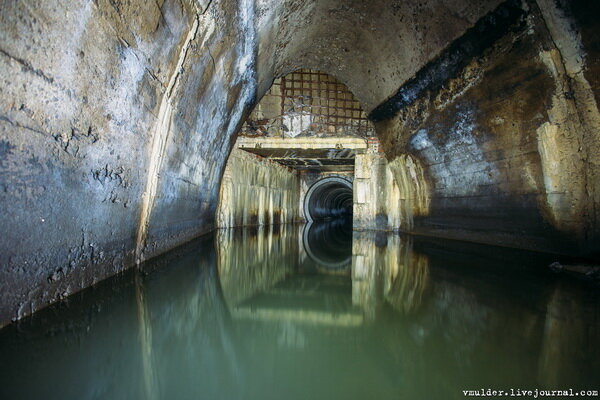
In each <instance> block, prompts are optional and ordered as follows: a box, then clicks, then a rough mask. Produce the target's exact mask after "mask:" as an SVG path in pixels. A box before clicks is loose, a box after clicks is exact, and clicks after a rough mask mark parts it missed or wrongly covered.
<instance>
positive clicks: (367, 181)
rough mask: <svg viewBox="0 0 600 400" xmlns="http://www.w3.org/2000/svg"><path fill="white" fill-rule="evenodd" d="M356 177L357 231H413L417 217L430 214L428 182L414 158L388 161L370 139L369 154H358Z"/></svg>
mask: <svg viewBox="0 0 600 400" xmlns="http://www.w3.org/2000/svg"><path fill="white" fill-rule="evenodd" d="M354 174H355V175H354V212H353V227H354V229H358V230H372V229H376V230H387V231H397V230H403V231H410V230H411V229H412V228H413V225H414V218H415V216H417V217H418V216H421V215H427V213H428V204H429V192H428V186H427V181H426V180H425V176H424V173H423V168H422V167H421V165H420V163H419V162H418V160H416V159H414V158H413V157H411V156H410V155H407V154H404V155H399V156H397V157H396V158H394V160H393V161H391V162H388V161H387V160H386V158H385V157H384V154H383V153H382V152H381V151H380V148H379V142H378V141H376V140H373V139H370V141H369V148H368V149H367V151H366V152H365V153H362V154H357V155H356V159H355V168H354Z"/></svg>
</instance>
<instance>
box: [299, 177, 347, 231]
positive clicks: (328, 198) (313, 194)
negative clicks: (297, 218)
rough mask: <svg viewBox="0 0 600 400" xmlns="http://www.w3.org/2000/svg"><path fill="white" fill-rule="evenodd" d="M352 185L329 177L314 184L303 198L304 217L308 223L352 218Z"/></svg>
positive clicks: (341, 179)
mask: <svg viewBox="0 0 600 400" xmlns="http://www.w3.org/2000/svg"><path fill="white" fill-rule="evenodd" d="M352 205H353V193H352V183H351V182H350V181H348V180H346V179H343V178H338V177H329V178H324V179H321V180H319V181H318V182H316V183H314V184H313V185H312V186H311V188H310V189H309V190H308V192H306V196H305V198H304V215H305V217H306V219H307V220H308V221H309V222H312V221H327V220H332V219H336V218H345V219H350V218H352Z"/></svg>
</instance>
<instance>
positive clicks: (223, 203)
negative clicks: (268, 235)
mask: <svg viewBox="0 0 600 400" xmlns="http://www.w3.org/2000/svg"><path fill="white" fill-rule="evenodd" d="M299 196H300V178H299V177H298V174H297V173H296V172H294V171H292V170H290V169H289V168H286V167H284V166H282V165H280V164H277V163H276V162H273V161H269V160H266V159H264V158H261V157H257V156H255V155H252V154H249V153H247V152H245V151H243V150H239V149H234V150H233V151H232V152H231V156H230V157H229V161H228V162H227V167H226V168H225V173H224V175H223V182H222V184H221V192H220V195H219V207H218V210H217V226H218V227H219V228H227V227H233V226H247V225H269V224H279V223H291V222H294V221H297V220H298V219H299V218H300V210H299V206H298V205H299V203H300V198H299Z"/></svg>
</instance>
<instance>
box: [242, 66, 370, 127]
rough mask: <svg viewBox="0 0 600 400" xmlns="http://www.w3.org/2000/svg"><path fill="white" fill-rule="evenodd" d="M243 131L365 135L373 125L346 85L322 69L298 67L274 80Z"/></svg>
mask: <svg viewBox="0 0 600 400" xmlns="http://www.w3.org/2000/svg"><path fill="white" fill-rule="evenodd" d="M242 134H246V135H248V136H256V135H259V136H260V135H265V134H266V135H267V136H271V135H283V136H296V135H300V134H302V135H307V136H313V135H314V136H328V135H336V136H338V135H344V136H361V137H368V136H373V135H374V128H373V125H372V124H371V122H370V121H369V120H368V119H367V115H366V113H365V112H364V111H363V110H362V107H361V106H360V103H359V102H358V101H357V100H356V99H355V98H354V95H353V94H352V92H350V90H348V88H347V87H346V85H344V84H343V83H341V82H339V81H338V80H337V79H335V78H334V77H332V76H330V75H327V74H325V73H323V72H319V71H314V70H310V69H300V70H297V71H295V72H292V73H290V74H288V75H286V76H285V77H283V78H279V79H276V80H275V82H273V86H272V87H271V89H270V90H269V92H268V93H267V94H266V95H265V96H264V97H263V99H262V100H261V102H260V103H259V105H258V106H257V108H255V110H254V111H253V112H252V114H251V115H250V117H249V118H248V120H247V121H246V124H245V125H244V128H243V130H242Z"/></svg>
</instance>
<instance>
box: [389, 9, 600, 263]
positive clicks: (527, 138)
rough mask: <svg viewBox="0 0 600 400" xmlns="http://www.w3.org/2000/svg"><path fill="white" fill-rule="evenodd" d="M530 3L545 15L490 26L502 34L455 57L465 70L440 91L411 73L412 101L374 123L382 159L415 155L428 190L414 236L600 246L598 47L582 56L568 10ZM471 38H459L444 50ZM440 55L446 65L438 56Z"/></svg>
mask: <svg viewBox="0 0 600 400" xmlns="http://www.w3.org/2000/svg"><path fill="white" fill-rule="evenodd" d="M538 3H539V5H540V6H541V7H542V9H543V12H540V11H539V10H540V9H539V8H538V4H537V3H535V2H530V3H526V4H525V6H526V8H525V9H526V11H527V12H523V15H522V16H521V17H520V18H517V19H515V20H514V21H513V22H512V23H511V24H510V26H509V27H508V29H506V30H505V31H504V32H502V31H500V33H501V34H499V32H498V29H504V28H502V27H498V26H495V27H493V28H491V29H488V30H483V31H477V33H475V34H476V35H480V36H481V35H492V34H493V35H497V36H498V37H499V39H498V40H494V41H493V43H492V45H491V46H490V47H488V48H486V49H485V50H484V51H483V52H481V53H478V54H473V55H471V56H470V58H469V59H467V60H462V59H461V62H465V63H466V66H465V67H462V68H461V69H460V70H459V72H458V74H457V75H456V76H453V77H450V78H449V79H442V80H441V81H440V82H439V83H440V84H439V85H438V86H436V85H435V84H431V83H430V82H435V80H436V78H438V76H436V75H435V74H429V75H428V74H423V75H422V76H421V78H419V74H417V79H416V80H415V81H412V82H410V84H412V85H413V86H412V89H409V90H412V92H410V95H411V96H412V95H413V94H414V93H417V94H418V96H415V100H414V101H410V102H408V103H406V104H405V105H404V106H403V107H402V109H401V110H399V112H398V114H396V116H395V117H394V118H392V119H391V120H387V121H382V122H379V123H378V124H377V128H378V132H379V133H380V137H381V138H382V142H383V146H384V148H385V150H386V153H387V156H388V158H390V159H393V158H394V157H396V156H397V155H399V154H404V153H406V152H407V153H408V154H410V155H411V156H412V157H414V158H416V159H417V160H419V162H420V163H421V164H422V166H423V168H424V176H425V179H426V181H427V183H428V185H429V186H430V188H431V194H430V198H429V203H430V204H429V207H428V209H426V210H424V212H423V213H421V216H419V217H418V218H415V226H414V228H413V229H410V230H411V231H413V232H418V233H424V234H431V235H437V236H448V237H452V238H458V239H468V240H474V241H481V242H489V243H495V244H504V245H508V246H516V247H525V248H535V249H542V250H548V251H553V252H566V253H579V254H587V255H591V254H593V253H594V252H597V251H598V250H600V248H599V247H598V246H599V244H600V237H599V236H598V224H599V219H598V211H597V210H598V205H599V204H600V201H599V199H598V194H597V193H598V189H599V187H600V181H599V179H598V175H597V171H598V166H599V164H598V156H599V155H600V151H599V150H598V145H599V143H600V134H599V133H598V132H599V128H600V124H598V119H597V116H598V108H597V105H596V104H595V99H594V96H593V94H594V93H593V89H592V88H591V85H590V84H589V82H588V81H587V79H586V77H585V74H586V72H587V71H588V69H589V68H597V66H596V64H597V61H596V59H597V57H595V55H596V54H598V53H597V49H595V48H593V47H592V48H590V49H589V50H588V51H591V53H590V54H586V53H585V51H584V49H583V47H582V46H581V42H579V40H578V36H577V32H576V31H573V29H575V28H574V27H576V26H577V25H576V24H575V25H574V21H573V20H571V19H569V18H568V16H567V15H566V14H565V10H563V9H559V8H557V6H556V4H555V3H554V2H551V1H548V2H546V1H539V2H538ZM596 26H597V25H596ZM469 40H470V39H469V38H468V34H465V35H464V36H463V37H461V38H459V39H458V40H457V42H456V45H453V46H454V47H450V48H449V51H450V52H452V51H457V52H458V51H459V50H460V49H464V48H465V47H464V46H465V45H466V42H468V41H469ZM471 42H472V41H471ZM471 42H469V43H471ZM594 43H596V44H595V45H596V46H597V42H594ZM461 46H462V47H461ZM472 47H473V46H472ZM457 49H459V50H457ZM452 54H454V53H451V54H450V55H452ZM457 54H459V53H456V54H454V55H455V56H456V55H457ZM463 55H464V54H463ZM456 59H458V58H457V57H455V60H456ZM439 60H443V62H445V63H446V64H444V70H447V69H451V67H452V65H450V67H449V66H448V63H447V60H448V58H444V55H443V54H442V56H441V57H440V59H439ZM588 60H589V61H588ZM435 63H436V61H433V62H432V64H431V65H433V67H431V66H430V67H429V69H428V71H435ZM586 63H590V66H589V67H588V66H587V64H586ZM419 79H421V80H419ZM428 80H429V81H428ZM420 88H426V90H421V91H420V92H419V89H420ZM407 93H408V92H407ZM404 98H405V99H406V98H407V97H406V96H405V97H404Z"/></svg>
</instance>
